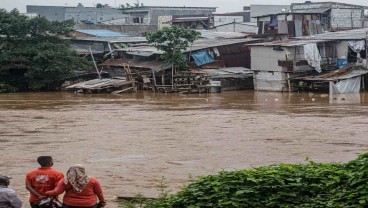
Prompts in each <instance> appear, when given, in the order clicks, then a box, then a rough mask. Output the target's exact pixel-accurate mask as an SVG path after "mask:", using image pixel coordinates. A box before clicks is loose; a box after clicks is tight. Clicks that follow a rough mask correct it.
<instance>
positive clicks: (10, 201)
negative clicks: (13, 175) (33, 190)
mask: <svg viewBox="0 0 368 208" xmlns="http://www.w3.org/2000/svg"><path fill="white" fill-rule="evenodd" d="M9 179H10V177H7V176H0V207H1V208H21V207H22V201H21V200H20V199H19V197H18V195H17V193H16V192H15V191H14V190H13V189H10V188H8V186H9V184H10V180H9Z"/></svg>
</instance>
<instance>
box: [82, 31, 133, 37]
mask: <svg viewBox="0 0 368 208" xmlns="http://www.w3.org/2000/svg"><path fill="white" fill-rule="evenodd" d="M76 32H79V33H83V34H87V35H92V36H96V37H130V35H129V34H124V33H118V32H113V31H110V30H76Z"/></svg>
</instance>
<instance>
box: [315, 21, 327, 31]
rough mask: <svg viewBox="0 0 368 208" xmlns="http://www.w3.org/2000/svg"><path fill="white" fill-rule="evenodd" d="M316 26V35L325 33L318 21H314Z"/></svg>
mask: <svg viewBox="0 0 368 208" xmlns="http://www.w3.org/2000/svg"><path fill="white" fill-rule="evenodd" d="M316 26H317V34H323V33H325V31H324V30H323V27H322V24H321V21H320V20H316Z"/></svg>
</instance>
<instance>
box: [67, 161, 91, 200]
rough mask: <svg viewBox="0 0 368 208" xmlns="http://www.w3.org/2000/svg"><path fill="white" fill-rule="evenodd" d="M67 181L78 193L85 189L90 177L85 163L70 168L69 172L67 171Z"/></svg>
mask: <svg viewBox="0 0 368 208" xmlns="http://www.w3.org/2000/svg"><path fill="white" fill-rule="evenodd" d="M66 179H67V181H65V182H66V183H67V182H69V183H70V184H71V185H72V187H73V190H74V191H75V192H77V193H80V192H82V191H83V189H84V188H86V186H87V184H88V181H89V177H88V176H87V174H86V170H85V168H84V166H83V165H80V164H76V165H73V166H72V167H70V168H69V170H68V172H67V173H66Z"/></svg>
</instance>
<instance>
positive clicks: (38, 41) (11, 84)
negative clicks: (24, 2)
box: [0, 9, 90, 92]
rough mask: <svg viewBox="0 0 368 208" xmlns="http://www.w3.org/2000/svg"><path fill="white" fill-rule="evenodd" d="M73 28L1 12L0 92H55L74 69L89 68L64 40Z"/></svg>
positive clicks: (15, 12) (65, 23)
mask: <svg viewBox="0 0 368 208" xmlns="http://www.w3.org/2000/svg"><path fill="white" fill-rule="evenodd" d="M73 25H74V22H73V21H64V22H50V21H48V20H47V19H45V18H43V17H35V18H29V17H27V16H24V15H21V14H20V13H19V12H18V11H17V10H13V11H11V12H7V11H5V10H3V9H0V92H15V91H27V90H53V89H55V88H57V87H58V86H60V84H61V83H62V82H63V80H64V79H65V78H67V77H69V76H71V75H73V72H74V70H76V69H86V68H89V67H90V64H89V63H88V62H87V61H85V60H84V59H82V58H80V57H79V56H78V54H77V53H76V52H75V51H73V50H72V49H71V48H70V46H69V43H68V41H67V40H63V39H60V37H64V36H67V35H68V34H69V33H70V32H71V31H72V30H73Z"/></svg>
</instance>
